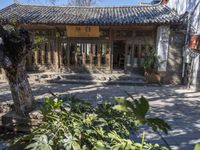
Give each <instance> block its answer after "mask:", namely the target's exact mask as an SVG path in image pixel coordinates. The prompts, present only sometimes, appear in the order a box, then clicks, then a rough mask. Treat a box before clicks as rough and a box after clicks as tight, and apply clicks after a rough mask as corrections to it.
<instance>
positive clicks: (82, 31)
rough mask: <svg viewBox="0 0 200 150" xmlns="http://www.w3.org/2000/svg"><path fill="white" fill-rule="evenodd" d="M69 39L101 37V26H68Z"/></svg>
mask: <svg viewBox="0 0 200 150" xmlns="http://www.w3.org/2000/svg"><path fill="white" fill-rule="evenodd" d="M66 30H67V36H68V37H99V35H100V32H99V26H73V25H68V26H66Z"/></svg>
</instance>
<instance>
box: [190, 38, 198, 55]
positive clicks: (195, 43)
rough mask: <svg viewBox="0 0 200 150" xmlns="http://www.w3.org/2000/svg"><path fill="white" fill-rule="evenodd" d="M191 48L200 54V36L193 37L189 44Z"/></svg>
mask: <svg viewBox="0 0 200 150" xmlns="http://www.w3.org/2000/svg"><path fill="white" fill-rule="evenodd" d="M189 48H191V49H193V50H197V51H199V52H200V35H192V36H191V38H190V42H189Z"/></svg>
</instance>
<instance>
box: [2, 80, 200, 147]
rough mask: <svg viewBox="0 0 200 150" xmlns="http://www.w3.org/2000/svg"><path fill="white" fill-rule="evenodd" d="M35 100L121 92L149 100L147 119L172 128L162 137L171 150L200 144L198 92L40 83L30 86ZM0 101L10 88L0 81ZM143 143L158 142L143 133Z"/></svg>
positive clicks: (7, 96) (92, 99)
mask: <svg viewBox="0 0 200 150" xmlns="http://www.w3.org/2000/svg"><path fill="white" fill-rule="evenodd" d="M31 86H32V89H33V93H34V95H35V98H36V99H41V98H43V97H48V96H50V94H48V93H49V92H48V91H49V90H51V91H52V92H54V93H56V94H60V95H63V94H72V95H76V96H77V97H80V98H81V99H85V100H89V101H90V102H92V103H96V102H97V97H98V96H97V95H101V96H102V97H103V99H106V100H113V97H114V96H126V94H125V92H124V91H127V92H129V93H130V94H132V95H133V96H135V97H139V96H141V95H144V96H146V97H148V98H149V102H150V106H151V111H150V114H149V116H151V117H160V118H163V119H165V120H166V121H167V122H168V123H169V124H170V125H171V127H172V130H171V131H170V132H169V135H167V136H166V135H163V136H164V137H165V139H166V141H167V142H168V143H169V144H170V145H171V146H172V147H171V148H172V149H180V150H192V149H193V147H194V144H195V143H200V92H194V91H192V90H187V89H185V88H184V87H174V86H121V85H100V84H94V85H80V84H44V83H43V84H42V83H31ZM0 102H3V103H8V102H12V101H11V94H10V91H9V86H8V84H7V83H5V82H0ZM146 140H147V141H152V142H155V143H161V144H164V143H163V142H162V140H160V138H159V137H158V136H157V135H155V134H153V133H152V131H150V130H149V131H148V132H147V133H146Z"/></svg>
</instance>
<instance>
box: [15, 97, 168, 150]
mask: <svg viewBox="0 0 200 150" xmlns="http://www.w3.org/2000/svg"><path fill="white" fill-rule="evenodd" d="M116 102H117V103H116V104H109V103H106V102H104V103H103V104H100V105H98V107H96V108H95V107H92V106H91V105H90V104H89V103H86V102H83V101H80V100H79V99H77V98H75V97H72V98H66V99H65V100H64V102H63V100H61V99H59V98H56V99H51V98H48V99H45V104H44V105H43V106H42V109H41V110H42V114H43V115H44V118H43V122H42V123H41V124H40V126H39V127H37V128H36V129H35V130H34V131H33V132H31V133H30V134H29V135H26V136H24V137H22V138H20V139H17V140H16V141H15V143H14V144H20V143H28V146H27V147H26V149H32V150H91V149H92V150H107V149H108V150H110V149H112V150H151V149H153V150H165V149H167V148H164V147H160V146H159V145H157V144H147V143H146V142H145V138H144V137H145V136H144V134H143V137H142V140H141V142H139V143H138V142H135V140H136V138H134V137H135V133H136V131H137V129H138V128H139V127H140V126H142V125H145V124H147V125H149V126H150V127H152V129H153V130H154V131H158V130H162V131H163V132H165V133H167V131H168V130H169V129H170V126H169V125H168V124H167V123H165V122H164V121H163V120H161V119H159V118H146V115H147V112H148V110H149V104H148V101H147V100H146V99H145V98H144V97H141V98H140V99H134V98H133V97H131V96H129V98H127V99H125V98H116ZM137 140H138V139H137Z"/></svg>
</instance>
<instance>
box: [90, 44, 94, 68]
mask: <svg viewBox="0 0 200 150" xmlns="http://www.w3.org/2000/svg"><path fill="white" fill-rule="evenodd" d="M93 54H94V44H92V45H91V50H90V67H92V66H93V64H94V60H93Z"/></svg>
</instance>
